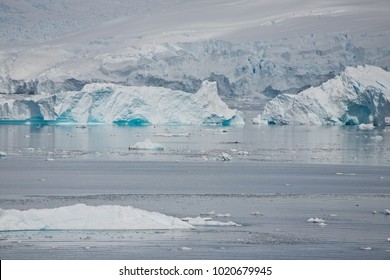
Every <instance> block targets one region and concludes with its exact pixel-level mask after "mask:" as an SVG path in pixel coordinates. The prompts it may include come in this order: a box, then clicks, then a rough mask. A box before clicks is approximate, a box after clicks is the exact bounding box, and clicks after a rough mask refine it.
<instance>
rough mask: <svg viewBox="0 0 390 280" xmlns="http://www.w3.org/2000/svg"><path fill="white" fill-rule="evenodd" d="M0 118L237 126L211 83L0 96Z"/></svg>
mask: <svg viewBox="0 0 390 280" xmlns="http://www.w3.org/2000/svg"><path fill="white" fill-rule="evenodd" d="M0 122H11V123H12V122H38V123H45V122H49V123H50V122H54V123H67V122H70V123H104V124H110V123H114V124H117V125H129V126H142V125H201V124H218V125H241V124H244V120H243V118H242V115H241V113H240V112H239V111H237V110H235V109H229V108H228V106H227V105H226V103H224V102H223V101H222V100H221V98H220V97H219V96H218V92H217V85H216V83H215V82H208V81H204V82H203V83H202V86H201V88H200V89H199V90H198V91H197V92H196V93H193V94H192V93H187V92H182V91H179V90H171V89H166V88H160V87H146V86H138V87H137V86H122V85H117V84H110V83H93V84H87V85H85V86H84V87H83V88H82V90H81V91H70V92H63V93H57V94H52V95H45V94H41V95H36V96H27V97H26V96H24V98H19V97H18V96H15V95H13V96H10V95H3V96H1V98H0Z"/></svg>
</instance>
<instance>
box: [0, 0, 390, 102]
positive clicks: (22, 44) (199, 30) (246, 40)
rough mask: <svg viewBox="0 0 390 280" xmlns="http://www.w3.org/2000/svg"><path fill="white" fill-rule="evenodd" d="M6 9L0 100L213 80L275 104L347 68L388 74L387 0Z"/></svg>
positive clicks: (218, 0)
mask: <svg viewBox="0 0 390 280" xmlns="http://www.w3.org/2000/svg"><path fill="white" fill-rule="evenodd" d="M2 3H3V4H2V5H1V6H0V14H1V16H0V19H1V20H2V22H1V26H2V28H1V29H0V32H2V36H0V41H1V42H0V46H3V47H1V49H0V65H1V67H0V93H8V94H10V93H11V94H12V93H34V94H36V93H51V94H53V93H57V92H61V91H74V90H77V91H79V90H81V89H82V87H83V86H84V85H85V84H86V83H93V82H110V83H120V84H123V85H132V86H134V85H137V86H144V85H146V86H158V87H165V88H170V89H175V90H176V89H177V90H182V91H186V92H196V91H197V90H198V89H199V88H200V86H201V84H202V81H203V80H211V81H217V82H218V90H219V94H220V95H223V96H227V97H237V96H242V95H246V96H261V94H262V93H264V94H266V95H267V96H270V97H274V96H275V95H277V94H279V93H297V92H298V91H300V90H302V89H304V88H308V87H310V86H318V85H320V84H321V83H323V82H324V81H326V80H328V79H329V78H332V77H334V76H335V75H337V74H339V73H340V72H341V71H343V70H344V69H345V67H346V66H357V65H364V64H371V65H376V66H380V67H383V68H384V67H388V68H390V30H389V28H388V27H389V26H390V6H389V5H388V4H387V2H386V1H383V0H373V1H370V2H366V1H360V0H342V1H309V0H294V1H284V0H263V1H258V0H243V1H237V0H227V1H225V0H207V1H206V0H200V1H190V0H164V1H157V0H149V1H144V0H134V1H124V0H118V1H103V0H85V1H81V2H80V1H75V0H71V1H67V2H66V3H65V2H64V1H60V0H50V1H49V0H44V1H38V0H19V1H16V0H6V1H3V2H2ZM58 15H60V16H58ZM76 31H77V32H76ZM45 36H46V37H47V39H44V37H45Z"/></svg>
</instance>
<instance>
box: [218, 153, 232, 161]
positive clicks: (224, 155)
mask: <svg viewBox="0 0 390 280" xmlns="http://www.w3.org/2000/svg"><path fill="white" fill-rule="evenodd" d="M232 159H233V157H232V156H231V155H229V154H228V153H224V152H223V153H221V154H220V155H219V156H218V157H217V160H220V161H231V160H232Z"/></svg>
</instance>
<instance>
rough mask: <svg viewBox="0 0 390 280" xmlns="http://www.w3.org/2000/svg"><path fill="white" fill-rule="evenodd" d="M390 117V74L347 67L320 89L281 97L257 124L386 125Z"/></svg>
mask: <svg viewBox="0 0 390 280" xmlns="http://www.w3.org/2000/svg"><path fill="white" fill-rule="evenodd" d="M389 116H390V73H389V72H387V71H385V70H383V69H381V68H379V67H375V66H358V67H356V68H355V67H347V68H346V70H345V71H344V72H342V73H341V74H340V75H339V76H337V77H335V78H333V79H331V80H329V81H327V82H325V83H323V84H322V85H321V86H319V87H312V88H309V89H307V90H304V91H302V92H301V93H299V94H297V95H291V94H282V95H279V96H277V97H276V98H274V99H273V100H271V101H270V102H268V103H267V104H266V106H265V108H264V111H263V113H262V114H261V115H259V116H258V117H257V118H255V119H254V122H255V123H259V124H261V123H263V124H264V123H268V124H314V125H318V124H340V125H358V124H363V123H364V124H373V125H375V126H384V125H385V123H386V118H388V117H389Z"/></svg>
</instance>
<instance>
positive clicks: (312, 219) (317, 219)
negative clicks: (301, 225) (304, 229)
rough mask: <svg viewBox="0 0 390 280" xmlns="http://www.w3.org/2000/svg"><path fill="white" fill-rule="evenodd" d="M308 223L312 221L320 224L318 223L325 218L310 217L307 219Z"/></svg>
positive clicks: (323, 221) (322, 221)
mask: <svg viewBox="0 0 390 280" xmlns="http://www.w3.org/2000/svg"><path fill="white" fill-rule="evenodd" d="M307 222H308V223H314V224H320V223H325V220H323V219H320V218H310V219H308V220H307Z"/></svg>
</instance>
